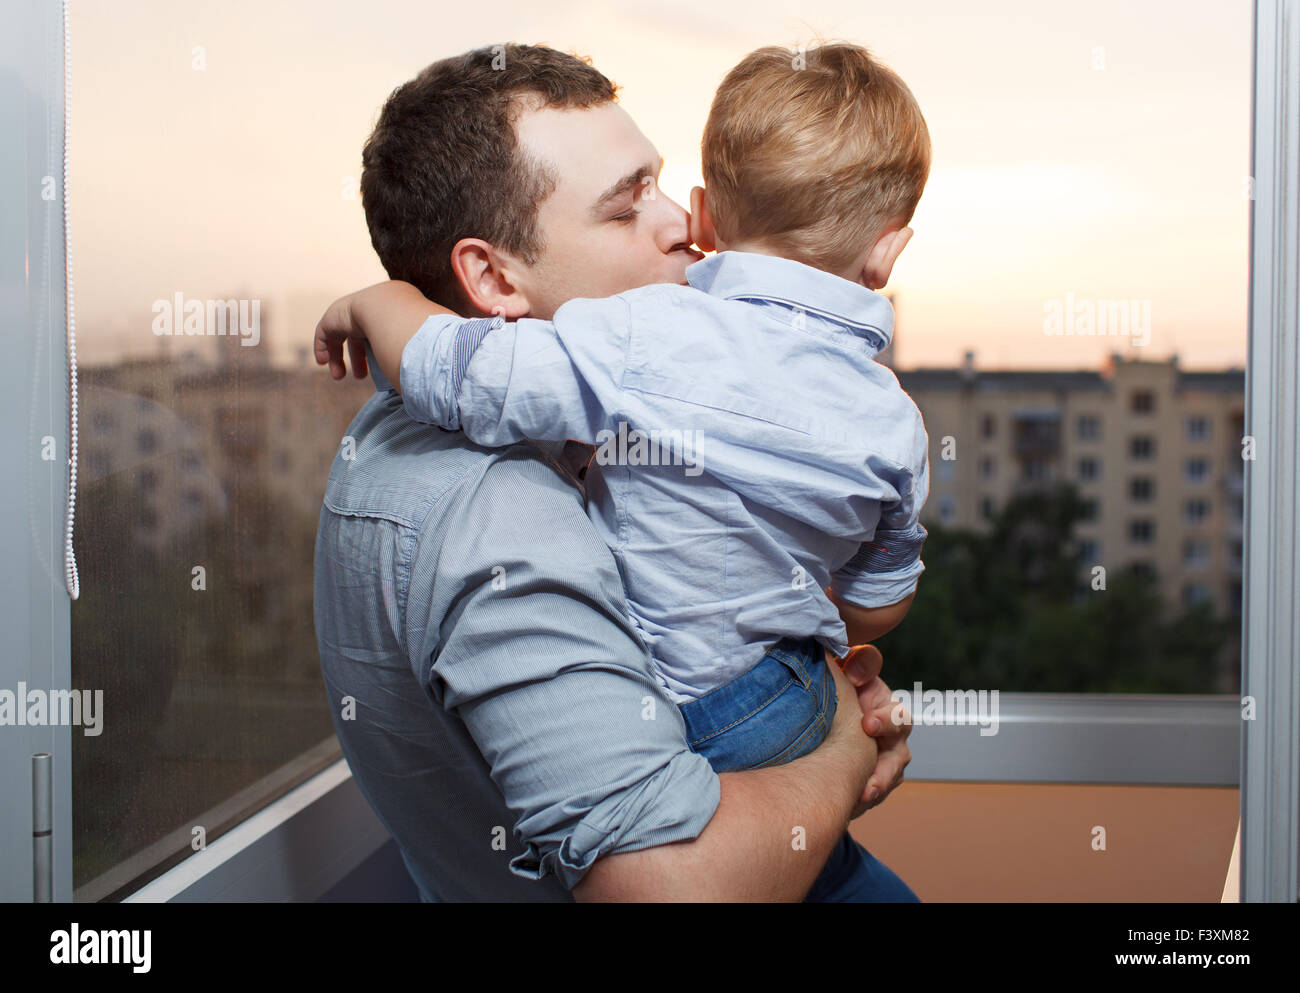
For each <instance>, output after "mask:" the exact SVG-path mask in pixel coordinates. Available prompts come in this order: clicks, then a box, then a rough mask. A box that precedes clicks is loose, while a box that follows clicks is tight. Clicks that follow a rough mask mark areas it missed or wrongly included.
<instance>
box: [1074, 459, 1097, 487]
mask: <svg viewBox="0 0 1300 993" xmlns="http://www.w3.org/2000/svg"><path fill="white" fill-rule="evenodd" d="M1078 473H1079V479H1080V481H1082V482H1088V481H1090V480H1093V479H1098V478H1099V477H1100V476H1101V466H1100V463H1098V462H1097V460H1096V459H1079V466H1078Z"/></svg>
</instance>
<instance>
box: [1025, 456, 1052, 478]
mask: <svg viewBox="0 0 1300 993" xmlns="http://www.w3.org/2000/svg"><path fill="white" fill-rule="evenodd" d="M1020 478H1021V479H1022V480H1023V481H1024V482H1026V483H1045V482H1047V481H1049V480H1050V479H1051V478H1052V466H1051V464H1050V463H1049V462H1047V460H1046V459H1026V460H1025V461H1024V463H1023V464H1022V466H1021V470H1020Z"/></svg>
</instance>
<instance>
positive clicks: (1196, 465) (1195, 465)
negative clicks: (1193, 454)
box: [1183, 459, 1210, 483]
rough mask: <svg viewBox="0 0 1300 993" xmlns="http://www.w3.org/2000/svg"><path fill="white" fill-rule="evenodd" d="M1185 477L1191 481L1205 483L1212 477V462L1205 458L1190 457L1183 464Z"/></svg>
mask: <svg viewBox="0 0 1300 993" xmlns="http://www.w3.org/2000/svg"><path fill="white" fill-rule="evenodd" d="M1183 477H1184V478H1185V479H1186V480H1187V482H1189V483H1203V482H1205V481H1206V480H1207V479H1208V478H1209V477H1210V463H1209V462H1207V461H1206V460H1205V459H1188V460H1187V461H1186V462H1185V463H1184V465H1183Z"/></svg>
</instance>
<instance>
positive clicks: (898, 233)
mask: <svg viewBox="0 0 1300 993" xmlns="http://www.w3.org/2000/svg"><path fill="white" fill-rule="evenodd" d="M911 240H912V229H911V228H906V227H904V228H894V229H893V230H891V231H886V232H885V233H884V234H882V235H881V236H880V240H879V241H877V242H876V244H875V246H874V247H873V248H872V249H871V253H870V254H869V255H868V256H867V261H866V264H865V265H863V267H862V285H863V286H865V287H866V288H867V289H869V290H879V289H882V288H883V287H884V285H885V284H886V283H888V282H889V275H890V273H891V272H893V271H894V260H895V259H897V258H898V256H899V253H900V252H902V251H903V249H904V248H905V247H906V245H907V243H908V242H909V241H911Z"/></svg>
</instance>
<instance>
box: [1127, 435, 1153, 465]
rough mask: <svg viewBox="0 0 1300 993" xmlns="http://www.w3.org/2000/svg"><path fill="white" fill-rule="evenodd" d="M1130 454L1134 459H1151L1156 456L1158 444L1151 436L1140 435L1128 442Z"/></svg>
mask: <svg viewBox="0 0 1300 993" xmlns="http://www.w3.org/2000/svg"><path fill="white" fill-rule="evenodd" d="M1128 454H1129V457H1130V458H1134V459H1149V458H1153V457H1154V456H1155V454H1156V442H1155V439H1154V438H1152V437H1151V436H1150V435H1145V434H1138V435H1134V436H1133V437H1132V438H1130V439H1129V440H1128Z"/></svg>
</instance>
